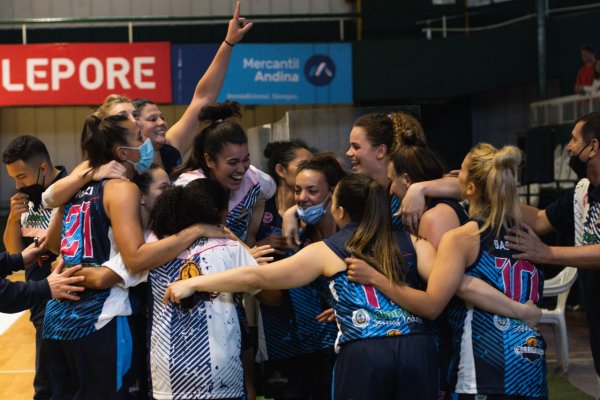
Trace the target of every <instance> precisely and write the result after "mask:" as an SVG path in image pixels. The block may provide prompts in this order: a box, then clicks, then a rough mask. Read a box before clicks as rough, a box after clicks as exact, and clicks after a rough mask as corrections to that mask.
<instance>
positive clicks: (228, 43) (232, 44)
mask: <svg viewBox="0 0 600 400" xmlns="http://www.w3.org/2000/svg"><path fill="white" fill-rule="evenodd" d="M223 43H225V44H226V45H227V46H229V47H233V46H235V44H234V43H230V42H228V41H227V39H225V40H223Z"/></svg>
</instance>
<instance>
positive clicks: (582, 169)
mask: <svg viewBox="0 0 600 400" xmlns="http://www.w3.org/2000/svg"><path fill="white" fill-rule="evenodd" d="M589 145H590V143H588V144H586V145H585V146H584V147H583V149H581V151H580V152H579V153H578V154H577V155H572V156H571V157H569V167H570V168H571V169H572V170H573V172H575V175H577V179H578V180H580V179H583V178H585V176H586V175H587V161H581V159H580V158H579V156H581V153H583V151H584V150H585V149H586V148H587V147H588V146H589Z"/></svg>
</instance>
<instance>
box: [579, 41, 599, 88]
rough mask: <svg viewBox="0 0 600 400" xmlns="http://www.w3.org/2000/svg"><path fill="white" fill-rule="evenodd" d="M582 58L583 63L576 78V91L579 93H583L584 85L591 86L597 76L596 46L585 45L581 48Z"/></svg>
mask: <svg viewBox="0 0 600 400" xmlns="http://www.w3.org/2000/svg"><path fill="white" fill-rule="evenodd" d="M581 60H582V61H583V65H582V66H581V68H579V72H578V73H577V78H576V79H575V93H578V94H583V93H584V86H590V85H591V84H592V83H593V82H594V78H595V77H596V71H595V69H594V64H595V63H596V56H595V53H594V48H593V47H591V46H583V47H582V48H581Z"/></svg>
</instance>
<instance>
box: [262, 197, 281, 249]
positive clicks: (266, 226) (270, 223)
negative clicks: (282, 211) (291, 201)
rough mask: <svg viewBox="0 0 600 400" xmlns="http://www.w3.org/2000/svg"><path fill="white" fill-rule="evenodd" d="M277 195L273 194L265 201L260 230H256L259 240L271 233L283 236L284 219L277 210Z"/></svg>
mask: <svg viewBox="0 0 600 400" xmlns="http://www.w3.org/2000/svg"><path fill="white" fill-rule="evenodd" d="M275 197H276V196H273V197H271V198H270V199H269V200H267V201H266V202H265V211H264V212H263V217H262V220H261V222H260V227H259V228H258V232H256V241H257V242H258V241H259V240H262V239H264V238H267V237H269V236H271V235H280V236H281V235H282V234H283V233H282V230H281V227H282V226H283V219H282V218H281V215H279V211H278V210H277V200H276V199H275Z"/></svg>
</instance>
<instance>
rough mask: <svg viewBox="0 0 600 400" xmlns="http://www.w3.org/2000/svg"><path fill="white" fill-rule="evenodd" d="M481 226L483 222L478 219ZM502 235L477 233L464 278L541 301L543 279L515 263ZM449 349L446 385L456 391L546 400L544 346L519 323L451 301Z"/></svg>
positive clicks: (535, 332)
mask: <svg viewBox="0 0 600 400" xmlns="http://www.w3.org/2000/svg"><path fill="white" fill-rule="evenodd" d="M477 222H478V224H479V226H480V227H481V225H482V223H481V222H480V221H477ZM504 235H505V232H504V231H501V232H500V234H499V235H498V236H494V234H493V232H492V231H491V230H489V229H488V230H486V231H485V232H482V233H481V234H480V238H481V242H480V243H481V244H480V250H479V256H478V258H477V260H476V261H475V263H474V264H473V265H471V266H470V267H468V268H467V269H466V274H468V275H471V276H473V277H476V278H479V279H481V280H483V281H485V282H486V283H488V284H489V285H491V286H493V287H494V288H496V289H498V290H499V291H501V292H502V293H504V294H505V295H506V296H508V297H510V298H511V299H513V300H515V301H518V302H520V303H525V302H527V301H528V300H531V301H533V302H534V303H535V302H537V301H538V300H539V298H540V294H541V290H542V283H543V279H542V276H541V274H540V273H539V271H538V269H537V268H536V266H535V265H533V264H531V263H530V262H528V261H524V260H515V259H513V257H512V254H513V252H512V250H510V249H508V248H507V247H506V242H505V241H504V240H503V239H502V238H503V237H504ZM448 316H449V319H450V324H451V326H452V330H453V345H454V351H453V356H452V361H451V366H450V385H451V390H452V391H453V392H455V393H464V394H488V395H492V394H495V395H511V396H527V397H546V396H547V395H548V390H547V385H546V342H545V340H544V338H543V337H542V335H541V333H540V332H539V331H538V330H537V329H535V328H529V327H528V326H527V325H526V324H525V323H524V322H522V321H520V320H516V319H509V318H505V317H502V316H499V315H494V314H490V313H488V312H485V311H482V310H480V309H478V308H471V307H467V306H466V304H465V303H464V302H462V301H459V300H458V299H454V300H453V301H452V303H451V305H450V309H449V312H448Z"/></svg>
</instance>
